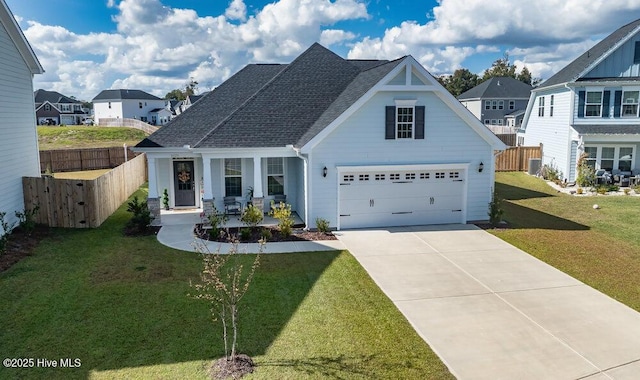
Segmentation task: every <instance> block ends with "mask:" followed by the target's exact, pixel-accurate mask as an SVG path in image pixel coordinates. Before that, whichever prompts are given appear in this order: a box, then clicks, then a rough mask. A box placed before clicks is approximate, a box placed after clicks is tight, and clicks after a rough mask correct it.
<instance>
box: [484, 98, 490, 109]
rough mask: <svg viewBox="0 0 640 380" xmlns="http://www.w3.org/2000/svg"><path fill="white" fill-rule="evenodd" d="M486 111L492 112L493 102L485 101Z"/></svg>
mask: <svg viewBox="0 0 640 380" xmlns="http://www.w3.org/2000/svg"><path fill="white" fill-rule="evenodd" d="M484 109H486V110H490V109H491V100H485V101H484Z"/></svg>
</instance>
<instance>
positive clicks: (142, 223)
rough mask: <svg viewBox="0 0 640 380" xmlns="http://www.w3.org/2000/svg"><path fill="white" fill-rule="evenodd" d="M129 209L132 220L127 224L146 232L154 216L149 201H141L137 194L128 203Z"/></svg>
mask: <svg viewBox="0 0 640 380" xmlns="http://www.w3.org/2000/svg"><path fill="white" fill-rule="evenodd" d="M127 211H128V212H130V213H132V214H133V216H132V217H131V220H129V222H128V223H127V226H128V227H130V228H133V229H135V230H137V231H138V232H144V231H146V230H147V229H148V228H149V225H150V224H151V221H152V220H153V216H152V215H151V211H149V207H148V205H147V201H140V200H139V199H138V197H137V196H135V197H133V199H132V200H131V201H129V202H128V203H127Z"/></svg>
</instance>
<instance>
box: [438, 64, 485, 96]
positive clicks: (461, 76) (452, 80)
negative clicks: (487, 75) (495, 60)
mask: <svg viewBox="0 0 640 380" xmlns="http://www.w3.org/2000/svg"><path fill="white" fill-rule="evenodd" d="M438 82H440V84H442V86H444V88H446V89H447V91H449V92H450V93H451V94H452V95H453V96H458V95H460V94H462V93H463V92H465V91H467V90H470V89H472V88H473V87H475V86H477V85H478V84H480V82H481V81H480V77H478V75H477V74H474V73H472V72H471V71H469V70H468V69H458V70H456V71H455V72H454V73H453V75H441V76H439V77H438Z"/></svg>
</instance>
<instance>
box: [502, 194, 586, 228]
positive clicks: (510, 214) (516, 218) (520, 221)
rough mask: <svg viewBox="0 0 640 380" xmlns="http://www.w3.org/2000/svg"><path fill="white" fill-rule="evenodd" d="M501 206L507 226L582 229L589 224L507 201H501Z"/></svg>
mask: <svg viewBox="0 0 640 380" xmlns="http://www.w3.org/2000/svg"><path fill="white" fill-rule="evenodd" d="M502 206H503V209H504V220H506V221H507V222H508V223H509V228H518V229H548V230H567V231H584V230H588V229H589V226H585V225H584V224H580V223H576V222H573V221H571V220H567V219H564V218H559V217H557V216H555V215H551V214H547V213H544V212H540V211H537V210H534V209H531V208H528V207H524V206H520V205H518V204H515V203H512V202H509V201H505V202H503V203H502Z"/></svg>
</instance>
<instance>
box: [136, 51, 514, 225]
mask: <svg viewBox="0 0 640 380" xmlns="http://www.w3.org/2000/svg"><path fill="white" fill-rule="evenodd" d="M135 149H136V150H137V151H141V152H146V153H147V160H148V164H149V165H148V170H149V207H150V208H151V209H152V211H153V212H154V214H156V215H160V199H159V196H160V195H161V194H162V193H163V190H164V189H167V190H168V193H169V204H170V207H174V208H180V207H184V208H201V209H202V211H203V212H204V213H205V214H206V213H210V212H212V210H213V206H215V208H216V209H218V210H223V209H224V202H223V199H224V198H228V199H229V200H233V201H237V202H240V203H242V204H243V205H244V204H245V203H247V202H249V201H251V202H252V203H253V204H254V205H255V206H256V207H261V206H262V207H264V210H265V211H267V210H269V203H270V201H271V200H274V199H278V198H280V199H281V198H282V197H286V202H287V203H289V204H290V205H291V206H292V210H294V211H296V212H297V214H298V215H299V216H300V217H301V219H302V220H303V221H304V222H305V224H306V225H307V226H308V227H309V228H315V223H316V222H315V221H316V218H324V219H326V220H328V221H329V223H330V225H331V227H333V228H338V229H342V228H357V227H375V226H406V225H422V224H445V223H466V222H468V221H475V220H487V219H488V215H487V211H488V205H489V202H490V201H491V196H492V190H493V184H494V168H495V155H496V153H497V152H498V151H501V150H504V149H505V145H504V144H503V143H502V142H501V141H500V140H499V139H498V138H497V137H496V136H495V135H494V134H493V133H491V131H489V129H488V128H486V127H485V126H484V125H483V124H482V123H481V122H480V121H479V120H478V119H476V118H475V117H474V116H473V115H472V114H471V113H470V112H469V111H468V110H467V109H466V108H464V107H463V106H462V105H461V104H460V102H458V100H457V99H456V98H454V97H453V96H452V95H451V94H450V93H449V92H448V91H447V90H446V89H444V87H442V86H441V85H440V84H439V83H438V81H437V80H435V79H434V78H433V76H431V74H429V73H428V72H427V71H426V70H425V69H424V67H422V66H421V65H420V64H419V63H418V62H417V61H416V60H415V59H414V58H413V57H411V56H406V57H402V58H399V59H397V60H394V61H379V60H348V59H343V58H341V57H339V56H338V55H336V54H334V53H333V52H331V51H329V50H327V49H326V48H324V47H322V46H321V45H319V44H314V45H312V46H311V47H310V48H309V49H307V50H306V51H305V52H304V53H302V54H301V55H300V56H299V57H297V58H296V59H295V60H294V61H293V62H292V63H290V64H286V65H285V64H250V65H247V66H246V67H245V68H244V69H242V70H240V71H239V72H238V73H236V74H235V75H233V76H232V77H231V78H229V79H228V80H227V81H225V82H224V83H222V84H221V85H220V86H218V87H217V88H216V89H215V90H213V91H211V93H210V94H209V95H207V96H204V97H203V98H202V99H200V100H199V101H197V102H195V103H194V104H193V105H192V106H191V107H190V108H189V109H188V110H187V111H186V112H184V113H183V114H181V115H180V116H179V117H176V118H175V119H173V120H172V121H171V122H169V124H167V125H165V126H164V127H162V128H160V129H159V130H158V131H156V132H154V133H153V134H151V135H150V136H149V137H147V138H146V139H144V140H143V141H141V142H140V143H138V145H136V148H135ZM249 191H251V194H252V196H253V198H252V199H248V195H247V194H248V193H249Z"/></svg>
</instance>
